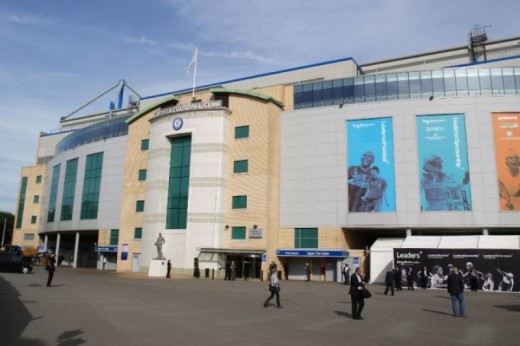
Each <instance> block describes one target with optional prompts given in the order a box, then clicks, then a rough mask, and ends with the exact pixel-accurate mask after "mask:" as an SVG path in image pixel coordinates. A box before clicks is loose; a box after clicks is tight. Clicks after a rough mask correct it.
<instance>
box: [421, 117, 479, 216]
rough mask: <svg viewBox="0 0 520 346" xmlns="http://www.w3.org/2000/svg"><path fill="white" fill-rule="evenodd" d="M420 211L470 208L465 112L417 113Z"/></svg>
mask: <svg viewBox="0 0 520 346" xmlns="http://www.w3.org/2000/svg"><path fill="white" fill-rule="evenodd" d="M417 143H418V153H419V157H418V159H419V160H418V161H419V172H420V173H419V174H420V184H421V210H422V211H464V210H471V192H470V184H469V167H468V155H467V144H466V128H465V124H464V115H462V114H452V115H419V116H417Z"/></svg>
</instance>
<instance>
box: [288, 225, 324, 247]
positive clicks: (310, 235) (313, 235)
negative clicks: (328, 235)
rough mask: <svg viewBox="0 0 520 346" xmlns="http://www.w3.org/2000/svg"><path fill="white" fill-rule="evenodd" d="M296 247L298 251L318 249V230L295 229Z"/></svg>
mask: <svg viewBox="0 0 520 346" xmlns="http://www.w3.org/2000/svg"><path fill="white" fill-rule="evenodd" d="M294 247H295V248H297V249H317V248H318V229H317V228H295V229H294Z"/></svg>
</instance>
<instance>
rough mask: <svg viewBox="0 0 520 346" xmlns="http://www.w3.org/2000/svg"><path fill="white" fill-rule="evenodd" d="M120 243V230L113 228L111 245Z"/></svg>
mask: <svg viewBox="0 0 520 346" xmlns="http://www.w3.org/2000/svg"><path fill="white" fill-rule="evenodd" d="M118 243H119V230H118V229H111V230H110V245H117V244H118Z"/></svg>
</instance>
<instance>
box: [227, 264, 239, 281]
mask: <svg viewBox="0 0 520 346" xmlns="http://www.w3.org/2000/svg"><path fill="white" fill-rule="evenodd" d="M229 269H230V271H231V280H235V279H236V278H237V266H236V265H235V261H231V265H230V266H229Z"/></svg>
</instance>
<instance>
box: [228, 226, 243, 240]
mask: <svg viewBox="0 0 520 346" xmlns="http://www.w3.org/2000/svg"><path fill="white" fill-rule="evenodd" d="M231 239H233V240H245V239H246V228H245V227H243V226H240V227H231Z"/></svg>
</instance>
